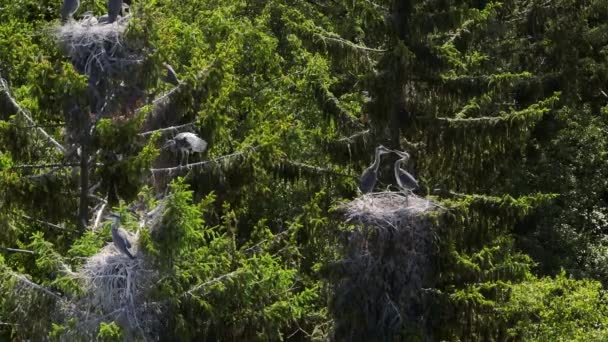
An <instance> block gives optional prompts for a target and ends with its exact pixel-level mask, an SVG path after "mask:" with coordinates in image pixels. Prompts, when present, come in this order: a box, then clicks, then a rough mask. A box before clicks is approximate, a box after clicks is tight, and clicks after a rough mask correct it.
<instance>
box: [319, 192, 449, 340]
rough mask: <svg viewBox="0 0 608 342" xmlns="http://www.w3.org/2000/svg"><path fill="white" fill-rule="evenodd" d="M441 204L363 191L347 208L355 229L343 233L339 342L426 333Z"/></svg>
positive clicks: (336, 307)
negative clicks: (435, 223)
mask: <svg viewBox="0 0 608 342" xmlns="http://www.w3.org/2000/svg"><path fill="white" fill-rule="evenodd" d="M438 208H439V207H438V206H436V205H435V204H433V203H432V202H431V201H429V200H427V199H424V198H421V197H418V196H415V195H413V194H408V195H407V196H406V195H405V194H403V193H395V192H382V193H373V194H367V195H363V196H362V197H359V198H356V199H355V200H353V201H352V202H350V203H347V204H345V205H344V206H343V210H344V212H345V216H346V218H347V222H350V223H354V224H355V228H354V229H353V230H349V231H347V232H346V233H345V235H344V241H343V245H342V246H343V255H344V259H343V260H342V261H341V262H340V263H339V264H338V265H337V267H336V268H335V271H336V272H335V274H334V276H336V279H335V291H334V298H333V301H332V304H331V309H332V311H333V312H334V317H335V324H336V326H335V331H334V338H335V339H336V340H352V339H355V340H359V339H361V338H363V339H364V340H367V339H370V340H402V339H404V338H405V339H407V338H411V337H412V335H418V336H420V335H424V332H423V330H424V325H425V323H424V307H425V296H424V293H423V288H427V287H430V284H429V282H430V281H431V280H430V278H431V277H430V275H431V255H432V251H433V240H434V237H435V234H434V231H433V226H432V224H431V222H430V220H429V219H428V215H429V214H430V213H432V212H433V211H436V210H437V209H438Z"/></svg>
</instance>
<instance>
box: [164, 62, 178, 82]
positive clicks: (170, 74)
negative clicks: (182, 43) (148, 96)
mask: <svg viewBox="0 0 608 342" xmlns="http://www.w3.org/2000/svg"><path fill="white" fill-rule="evenodd" d="M163 66H164V67H165V69H166V71H167V72H166V74H165V75H164V76H163V77H161V80H163V81H164V82H167V83H171V84H173V85H179V83H180V82H179V78H177V73H176V72H175V70H173V67H171V65H169V64H168V63H165V62H163Z"/></svg>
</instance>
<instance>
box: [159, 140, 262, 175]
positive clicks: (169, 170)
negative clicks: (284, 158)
mask: <svg viewBox="0 0 608 342" xmlns="http://www.w3.org/2000/svg"><path fill="white" fill-rule="evenodd" d="M258 147H259V145H258V146H254V147H249V148H247V149H245V150H243V151H239V152H235V153H232V154H227V155H225V156H221V157H218V158H215V159H212V160H205V161H202V162H197V163H192V164H186V165H180V166H175V167H166V168H162V169H150V172H152V175H154V174H156V173H161V172H166V173H173V172H177V171H182V170H190V169H191V168H193V167H195V166H196V167H198V166H204V165H206V164H211V163H217V162H218V161H220V160H223V159H229V158H233V157H238V156H240V155H243V154H245V153H246V152H247V151H248V150H255V149H257V148H258Z"/></svg>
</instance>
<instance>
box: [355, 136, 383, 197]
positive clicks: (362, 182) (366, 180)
mask: <svg viewBox="0 0 608 342" xmlns="http://www.w3.org/2000/svg"><path fill="white" fill-rule="evenodd" d="M390 152H391V150H389V149H388V148H386V147H384V146H382V145H380V146H378V147H376V156H375V159H374V162H373V163H372V165H370V167H368V168H367V169H365V171H363V174H361V178H360V179H359V189H360V190H361V192H362V193H364V194H366V193H369V192H372V191H373V190H374V187H375V186H376V181H377V180H378V168H379V167H380V158H381V156H382V155H383V154H386V153H390Z"/></svg>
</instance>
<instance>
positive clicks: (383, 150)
mask: <svg viewBox="0 0 608 342" xmlns="http://www.w3.org/2000/svg"><path fill="white" fill-rule="evenodd" d="M392 151H393V150H391V149H388V148H386V147H384V146H383V145H378V147H376V153H378V154H386V153H390V152H392Z"/></svg>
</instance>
